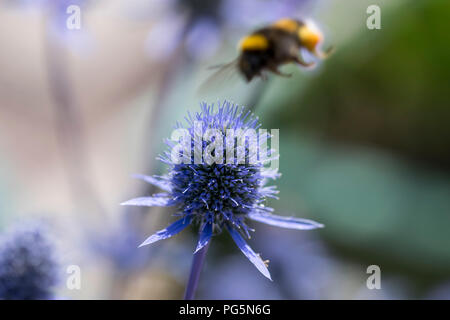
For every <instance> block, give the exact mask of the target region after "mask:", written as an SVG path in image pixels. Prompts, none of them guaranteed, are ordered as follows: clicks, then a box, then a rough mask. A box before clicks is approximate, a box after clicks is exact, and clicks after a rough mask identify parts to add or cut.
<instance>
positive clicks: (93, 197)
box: [44, 16, 104, 213]
mask: <svg viewBox="0 0 450 320" xmlns="http://www.w3.org/2000/svg"><path fill="white" fill-rule="evenodd" d="M49 19H52V17H51V16H50V18H49ZM51 23H52V21H51V20H50V21H49V20H48V19H47V21H46V25H45V27H46V28H45V30H44V34H45V38H44V46H45V58H46V64H47V71H48V80H49V89H50V95H51V97H52V98H53V101H54V114H55V124H56V134H57V139H58V143H59V146H60V150H61V152H62V156H63V158H64V161H65V165H66V170H67V175H68V179H69V184H70V188H71V189H72V195H73V201H74V203H76V204H77V205H78V206H80V205H83V209H89V210H95V211H96V212H99V213H103V212H104V211H103V207H102V205H101V204H100V201H99V198H98V197H97V193H96V192H95V189H94V188H93V186H92V185H91V183H90V181H89V177H92V175H91V173H90V170H89V166H88V164H87V160H86V150H85V144H84V137H83V128H82V125H81V115H80V114H79V110H78V109H77V107H76V106H75V105H74V98H73V95H72V91H71V85H70V81H69V74H68V69H67V68H68V59H67V52H66V50H65V48H63V47H61V44H60V43H59V42H57V41H56V40H55V38H53V37H52V33H51V32H52V30H51V28H52V25H51ZM86 205H87V208H86V207H85V206H86ZM78 209H81V208H78Z"/></svg>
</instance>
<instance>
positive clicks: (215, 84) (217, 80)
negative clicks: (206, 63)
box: [197, 59, 239, 95]
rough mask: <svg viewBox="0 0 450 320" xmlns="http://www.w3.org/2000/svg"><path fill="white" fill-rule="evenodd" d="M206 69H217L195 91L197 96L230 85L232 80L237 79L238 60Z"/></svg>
mask: <svg viewBox="0 0 450 320" xmlns="http://www.w3.org/2000/svg"><path fill="white" fill-rule="evenodd" d="M208 69H218V70H216V71H215V72H214V73H213V74H211V75H210V76H209V77H208V78H207V79H206V80H205V81H203V83H202V84H201V85H200V87H199V88H198V90H197V93H199V94H202V95H203V94H205V93H207V92H208V91H210V90H211V89H214V88H219V87H220V86H223V85H226V84H227V83H228V84H232V82H234V81H233V80H236V78H239V70H238V60H237V59H235V60H233V61H231V62H229V63H225V64H220V65H215V66H211V67H208Z"/></svg>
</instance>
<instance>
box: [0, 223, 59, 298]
mask: <svg viewBox="0 0 450 320" xmlns="http://www.w3.org/2000/svg"><path fill="white" fill-rule="evenodd" d="M53 249H54V248H53V245H52V243H51V242H50V240H49V239H48V238H47V234H46V232H45V229H43V227H42V226H40V225H33V226H31V225H27V226H22V227H21V228H18V229H16V230H14V231H13V232H12V233H11V234H8V235H4V236H3V237H2V241H1V243H0V299H5V300H41V299H51V298H53V297H52V294H51V289H52V287H53V286H54V285H55V284H56V283H57V279H58V277H57V263H56V261H55V258H54V251H53Z"/></svg>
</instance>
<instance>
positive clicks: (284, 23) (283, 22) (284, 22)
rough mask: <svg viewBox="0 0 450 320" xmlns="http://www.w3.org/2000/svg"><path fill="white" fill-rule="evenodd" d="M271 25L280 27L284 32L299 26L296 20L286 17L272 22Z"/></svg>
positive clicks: (291, 30)
mask: <svg viewBox="0 0 450 320" xmlns="http://www.w3.org/2000/svg"><path fill="white" fill-rule="evenodd" d="M272 26H273V27H274V28H277V29H281V30H284V31H286V32H296V31H297V29H298V27H299V25H298V22H297V21H295V20H292V19H288V18H284V19H280V20H278V21H277V22H275V23H274V24H272Z"/></svg>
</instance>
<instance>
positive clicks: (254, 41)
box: [239, 34, 269, 50]
mask: <svg viewBox="0 0 450 320" xmlns="http://www.w3.org/2000/svg"><path fill="white" fill-rule="evenodd" d="M268 47H269V41H268V40H267V38H266V37H265V36H263V35H262V34H252V35H250V36H248V37H245V38H243V39H242V40H241V42H240V44H239V48H240V49H241V50H265V49H267V48H268Z"/></svg>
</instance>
